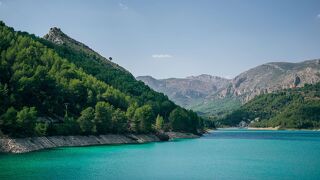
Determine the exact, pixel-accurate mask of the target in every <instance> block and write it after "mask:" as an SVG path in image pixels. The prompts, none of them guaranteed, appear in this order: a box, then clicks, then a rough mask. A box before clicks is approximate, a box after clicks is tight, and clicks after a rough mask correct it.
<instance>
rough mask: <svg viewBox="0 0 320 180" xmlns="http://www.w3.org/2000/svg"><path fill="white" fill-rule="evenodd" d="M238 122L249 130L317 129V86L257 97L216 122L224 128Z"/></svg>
mask: <svg viewBox="0 0 320 180" xmlns="http://www.w3.org/2000/svg"><path fill="white" fill-rule="evenodd" d="M241 121H244V122H246V123H249V126H252V127H277V126H279V127H280V128H297V129H302V128H320V83H317V84H315V85H305V86H304V87H303V88H293V89H286V90H282V91H279V92H275V93H270V94H263V95H260V96H257V97H255V98H254V99H252V100H251V101H249V102H248V103H246V104H245V105H243V106H242V107H241V108H240V109H238V110H235V111H234V112H232V113H230V114H228V115H226V116H225V117H223V118H221V119H218V120H217V122H218V123H221V124H222V125H227V126H237V125H238V124H239V123H240V122H241Z"/></svg>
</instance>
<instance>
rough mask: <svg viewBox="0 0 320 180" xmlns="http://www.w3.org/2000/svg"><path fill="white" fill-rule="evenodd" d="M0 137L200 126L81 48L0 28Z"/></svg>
mask: <svg viewBox="0 0 320 180" xmlns="http://www.w3.org/2000/svg"><path fill="white" fill-rule="evenodd" d="M0 59H1V61H0V72H1V73H0V134H4V135H9V136H15V137H24V136H44V135H75V134H84V135H87V134H105V133H126V132H132V133H151V132H155V131H159V130H164V131H169V130H172V131H181V132H192V133H197V132H198V131H199V130H201V129H202V128H203V124H204V123H203V119H201V118H199V117H198V116H197V114H196V113H194V112H193V111H191V110H186V109H183V108H181V107H179V106H177V105H175V104H174V103H173V102H172V101H170V100H169V99H168V97H166V96H164V95H163V94H162V93H157V92H155V91H153V90H151V89H150V88H149V87H148V86H146V85H144V83H142V82H140V81H136V80H135V78H134V77H133V76H132V75H131V74H130V73H129V72H127V71H126V70H124V69H123V68H121V67H119V66H113V65H112V64H111V63H109V62H108V60H106V59H105V58H103V57H102V56H100V55H98V54H97V53H92V51H88V50H87V49H85V48H78V46H71V45H69V44H62V45H56V44H53V43H52V42H50V41H47V40H45V39H42V38H39V37H36V36H34V35H30V34H28V33H26V32H17V31H14V29H13V28H10V27H7V26H6V25H5V24H4V23H3V22H0Z"/></svg>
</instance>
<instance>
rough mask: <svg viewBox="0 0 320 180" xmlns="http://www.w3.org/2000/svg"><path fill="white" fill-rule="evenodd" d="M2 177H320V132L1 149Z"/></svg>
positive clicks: (228, 133) (247, 133)
mask: <svg viewBox="0 0 320 180" xmlns="http://www.w3.org/2000/svg"><path fill="white" fill-rule="evenodd" d="M0 179H47V180H49V179H79V180H81V179H320V132H316V131H254V130H234V129H233V130H232V129H223V130H218V131H214V132H213V133H211V134H208V135H205V136H204V137H202V138H199V139H186V140H178V141H172V142H162V143H149V144H140V145H119V146H92V147H71V148H56V149H52V150H44V151H38V152H32V153H26V154H15V155H12V154H10V155H8V154H0Z"/></svg>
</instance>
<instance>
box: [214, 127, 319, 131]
mask: <svg viewBox="0 0 320 180" xmlns="http://www.w3.org/2000/svg"><path fill="white" fill-rule="evenodd" d="M217 129H247V130H258V131H259V130H261V131H263V130H271V131H278V130H285V131H320V129H294V128H280V127H245V128H239V127H224V128H217Z"/></svg>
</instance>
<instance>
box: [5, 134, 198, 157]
mask: <svg viewBox="0 0 320 180" xmlns="http://www.w3.org/2000/svg"><path fill="white" fill-rule="evenodd" d="M197 137H199V136H197V135H193V134H190V133H179V132H167V133H162V134H157V135H155V134H124V135H118V134H108V135H99V136H93V135H91V136H49V137H27V138H8V137H2V138H0V152H2V153H26V152H31V151H37V150H41V149H50V148H56V147H74V146H92V145H113V144H141V143H149V142H159V141H168V140H169V139H175V138H197Z"/></svg>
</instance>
